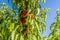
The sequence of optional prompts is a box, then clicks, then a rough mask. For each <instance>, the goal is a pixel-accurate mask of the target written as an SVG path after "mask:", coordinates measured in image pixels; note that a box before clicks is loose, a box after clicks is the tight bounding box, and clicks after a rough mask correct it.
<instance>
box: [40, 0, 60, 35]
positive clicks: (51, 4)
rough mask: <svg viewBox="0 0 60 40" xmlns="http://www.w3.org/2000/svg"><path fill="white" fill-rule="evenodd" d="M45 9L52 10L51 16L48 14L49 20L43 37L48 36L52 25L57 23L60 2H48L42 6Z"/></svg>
mask: <svg viewBox="0 0 60 40" xmlns="http://www.w3.org/2000/svg"><path fill="white" fill-rule="evenodd" d="M40 4H41V6H42V7H43V8H51V10H50V14H48V13H47V20H46V25H47V27H46V31H45V32H44V33H43V34H42V36H48V35H49V33H50V32H51V31H50V29H49V28H50V25H51V23H52V22H55V21H56V10H57V9H58V8H60V0H46V3H45V4H43V5H42V3H40Z"/></svg>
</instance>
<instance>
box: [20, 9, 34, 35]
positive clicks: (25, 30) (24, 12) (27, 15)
mask: <svg viewBox="0 0 60 40" xmlns="http://www.w3.org/2000/svg"><path fill="white" fill-rule="evenodd" d="M21 16H23V17H22V18H21V23H22V24H23V25H24V24H25V23H26V18H25V17H30V18H31V19H33V18H34V14H33V13H31V12H30V13H28V11H27V10H26V9H24V10H22V11H21ZM27 32H28V28H25V29H24V32H23V33H24V35H25V36H26V34H27Z"/></svg>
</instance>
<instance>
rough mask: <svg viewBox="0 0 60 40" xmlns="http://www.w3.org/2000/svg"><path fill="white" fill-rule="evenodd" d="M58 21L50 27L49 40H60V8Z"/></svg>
mask: <svg viewBox="0 0 60 40" xmlns="http://www.w3.org/2000/svg"><path fill="white" fill-rule="evenodd" d="M56 13H57V15H56V21H55V22H53V23H52V24H51V26H50V30H51V33H50V34H49V36H48V37H49V40H60V8H59V9H58V10H57V11H56Z"/></svg>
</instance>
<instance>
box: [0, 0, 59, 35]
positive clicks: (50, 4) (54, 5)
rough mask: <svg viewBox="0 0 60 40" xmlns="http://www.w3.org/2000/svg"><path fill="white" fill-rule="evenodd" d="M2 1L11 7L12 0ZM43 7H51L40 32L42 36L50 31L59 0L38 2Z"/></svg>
mask: <svg viewBox="0 0 60 40" xmlns="http://www.w3.org/2000/svg"><path fill="white" fill-rule="evenodd" d="M2 1H4V2H6V3H7V5H8V6H10V8H12V4H11V3H12V2H11V1H10V3H8V2H7V0H0V3H2ZM40 4H41V6H42V7H43V8H51V10H50V14H48V13H47V20H46V31H45V32H44V33H43V34H42V36H48V35H49V33H50V32H51V31H50V29H49V28H50V25H51V23H52V22H54V21H55V18H56V10H57V9H58V8H60V0H46V3H45V4H42V3H40Z"/></svg>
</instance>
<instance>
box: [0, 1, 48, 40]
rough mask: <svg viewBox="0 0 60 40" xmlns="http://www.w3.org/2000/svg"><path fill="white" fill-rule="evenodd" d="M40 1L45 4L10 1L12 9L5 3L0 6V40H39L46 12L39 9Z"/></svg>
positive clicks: (43, 27) (43, 9)
mask: <svg viewBox="0 0 60 40" xmlns="http://www.w3.org/2000/svg"><path fill="white" fill-rule="evenodd" d="M9 1H10V0H8V2H9ZM40 1H42V2H43V3H44V2H45V0H12V4H13V7H12V8H9V6H7V5H6V4H5V3H2V4H0V40H40V39H41V36H40V35H41V34H42V33H43V32H44V30H45V27H46V25H45V22H46V11H48V9H47V8H42V7H41V5H40V4H39V2H40Z"/></svg>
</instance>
